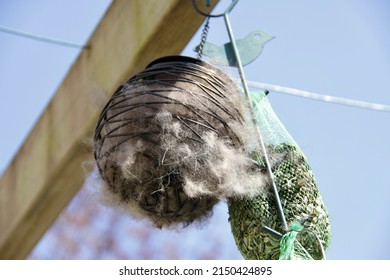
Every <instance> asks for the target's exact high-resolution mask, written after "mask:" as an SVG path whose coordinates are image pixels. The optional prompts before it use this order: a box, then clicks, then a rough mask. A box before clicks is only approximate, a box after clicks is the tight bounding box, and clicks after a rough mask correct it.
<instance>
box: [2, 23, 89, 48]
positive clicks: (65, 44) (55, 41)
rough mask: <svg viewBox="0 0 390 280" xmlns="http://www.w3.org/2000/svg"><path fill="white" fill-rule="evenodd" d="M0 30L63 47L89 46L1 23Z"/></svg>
mask: <svg viewBox="0 0 390 280" xmlns="http://www.w3.org/2000/svg"><path fill="white" fill-rule="evenodd" d="M0 31H1V32H4V33H8V34H12V35H16V36H19V37H24V38H29V39H33V40H36V41H41V42H45V43H49V44H54V45H59V46H63V47H69V48H76V49H87V48H89V46H88V45H80V44H77V43H73V42H68V41H63V40H58V39H54V38H49V37H45V36H41V35H37V34H33V33H28V32H24V31H20V30H16V29H12V28H9V27H5V26H2V25H0Z"/></svg>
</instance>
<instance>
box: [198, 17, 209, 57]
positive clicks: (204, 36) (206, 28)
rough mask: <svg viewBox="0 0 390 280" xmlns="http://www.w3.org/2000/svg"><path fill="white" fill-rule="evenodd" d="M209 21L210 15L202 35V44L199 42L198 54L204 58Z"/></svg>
mask: <svg viewBox="0 0 390 280" xmlns="http://www.w3.org/2000/svg"><path fill="white" fill-rule="evenodd" d="M209 22H210V17H207V18H206V24H205V25H204V27H203V30H202V37H201V40H200V44H199V47H198V55H197V58H198V59H202V54H203V47H204V44H205V43H206V39H207V34H208V32H209V28H210V25H209Z"/></svg>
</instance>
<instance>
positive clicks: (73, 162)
mask: <svg viewBox="0 0 390 280" xmlns="http://www.w3.org/2000/svg"><path fill="white" fill-rule="evenodd" d="M212 2H213V3H214V5H215V3H216V2H217V1H212ZM211 8H213V7H210V9H211ZM203 20H204V18H203V17H202V16H200V15H198V14H197V13H196V12H195V10H194V9H193V7H192V5H191V1H190V0H164V1H154V0H132V1H129V0H116V1H113V3H112V5H111V7H110V8H109V9H108V11H107V13H106V15H105V16H104V17H103V19H102V20H101V22H100V24H99V25H98V27H97V28H96V30H95V32H94V33H93V35H92V36H91V38H90V40H89V42H88V44H89V45H90V46H91V48H90V49H86V50H84V51H83V52H82V53H81V54H80V56H79V57H78V59H77V60H76V62H75V63H74V64H73V66H72V67H71V69H70V71H69V73H68V75H67V76H66V78H65V79H64V81H63V82H62V84H61V86H60V87H59V88H58V90H57V92H56V93H55V96H54V97H53V99H52V100H51V102H50V104H49V105H48V107H47V108H46V110H45V111H44V113H43V114H42V116H41V117H40V119H39V121H38V122H37V124H36V125H35V127H34V128H33V130H32V131H31V133H30V135H29V136H28V138H27V139H26V141H25V142H24V144H23V145H22V147H21V148H20V150H19V151H18V153H17V155H16V156H15V158H14V159H13V161H12V162H11V164H10V165H9V166H8V168H7V170H6V171H5V172H4V174H3V176H2V177H1V178H0V259H23V258H25V257H26V256H27V255H28V253H29V252H30V251H31V249H32V248H33V247H34V245H35V243H36V242H37V241H38V240H39V239H40V237H41V236H42V235H43V234H44V233H45V231H46V230H47V228H48V227H49V226H50V225H51V223H52V222H53V221H54V220H55V218H56V217H57V216H58V214H59V213H60V212H61V210H62V209H63V208H64V207H65V206H66V205H67V204H68V202H69V201H70V199H71V198H72V197H73V196H74V195H75V194H76V192H77V191H78V190H79V188H80V187H81V185H82V183H83V181H84V179H85V174H84V172H83V170H82V167H81V166H82V162H83V161H84V160H86V159H87V158H90V157H91V153H92V151H91V148H90V147H88V145H83V144H82V143H83V140H85V139H88V138H91V137H92V133H93V131H94V127H95V125H96V121H97V117H98V115H99V110H98V109H96V107H95V106H94V105H93V100H91V91H93V89H96V88H99V89H103V90H104V91H105V92H107V95H111V94H112V93H113V92H114V91H115V90H116V88H117V87H118V86H119V84H121V83H122V82H123V81H124V80H125V79H127V78H129V77H131V76H132V75H134V74H135V73H137V72H139V71H141V70H142V69H144V67H145V66H146V65H147V64H148V63H149V62H151V61H152V60H153V59H155V58H157V57H161V56H166V55H173V54H178V53H180V51H181V50H182V49H183V48H184V46H185V45H186V44H187V42H188V41H189V40H190V39H191V37H192V35H193V34H194V33H195V31H196V30H197V29H198V28H199V26H200V25H201V23H202V21H203ZM92 93H93V92H92Z"/></svg>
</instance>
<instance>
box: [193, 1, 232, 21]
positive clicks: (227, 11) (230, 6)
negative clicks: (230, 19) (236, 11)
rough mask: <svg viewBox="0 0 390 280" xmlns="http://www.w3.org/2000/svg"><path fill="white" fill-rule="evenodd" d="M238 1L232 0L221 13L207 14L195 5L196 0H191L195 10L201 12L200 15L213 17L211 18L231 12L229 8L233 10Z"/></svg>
mask: <svg viewBox="0 0 390 280" xmlns="http://www.w3.org/2000/svg"><path fill="white" fill-rule="evenodd" d="M237 3H238V0H232V3H230V5H229V7H227V9H226V11H225V12H224V13H221V14H215V15H213V14H208V13H205V12H203V11H201V10H200V9H199V7H198V6H197V5H196V0H192V5H193V6H194V8H195V10H196V11H197V12H198V13H199V14H201V15H202V16H205V17H213V18H217V17H223V16H224V15H226V14H228V13H230V12H231V10H233V8H234V6H235V5H236V4H237Z"/></svg>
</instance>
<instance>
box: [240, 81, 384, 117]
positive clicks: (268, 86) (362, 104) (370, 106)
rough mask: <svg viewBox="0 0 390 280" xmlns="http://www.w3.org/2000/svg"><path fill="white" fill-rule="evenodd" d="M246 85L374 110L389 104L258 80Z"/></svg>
mask: <svg viewBox="0 0 390 280" xmlns="http://www.w3.org/2000/svg"><path fill="white" fill-rule="evenodd" d="M248 85H249V86H250V87H255V88H260V89H266V90H270V91H275V92H280V93H284V94H290V95H295V96H299V97H304V98H309V99H314V100H318V101H324V102H330V103H336V104H341V105H346V106H352V107H359V108H364V109H369V110H376V111H385V112H390V105H385V104H380V103H370V102H365V101H360V100H355V99H348V98H342V97H337V96H332V95H325V94H320V93H314V92H309V91H304V90H300V89H294V88H289V87H283V86H278V85H273V84H266V83H260V82H252V81H248Z"/></svg>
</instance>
